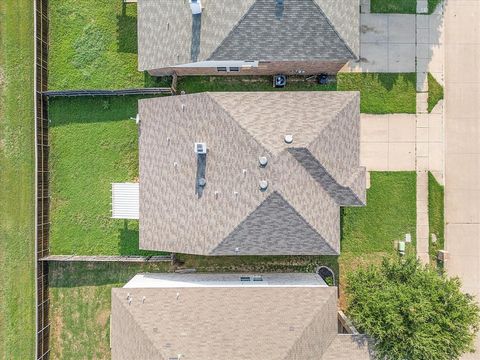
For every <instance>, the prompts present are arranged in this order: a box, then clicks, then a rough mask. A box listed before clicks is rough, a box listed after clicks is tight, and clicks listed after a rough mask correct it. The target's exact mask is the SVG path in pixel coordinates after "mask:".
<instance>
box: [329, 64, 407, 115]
mask: <svg viewBox="0 0 480 360" xmlns="http://www.w3.org/2000/svg"><path fill="white" fill-rule="evenodd" d="M337 90H340V91H345V90H357V91H360V111H361V112H362V113H367V114H392V113H408V114H415V111H416V96H417V93H416V75H415V73H404V74H402V73H399V74H390V73H388V74H387V73H339V74H338V75H337Z"/></svg>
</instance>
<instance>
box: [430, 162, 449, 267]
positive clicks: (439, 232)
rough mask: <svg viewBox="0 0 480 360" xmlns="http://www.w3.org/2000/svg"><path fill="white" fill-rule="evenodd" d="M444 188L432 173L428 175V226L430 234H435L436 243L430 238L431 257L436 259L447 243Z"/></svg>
mask: <svg viewBox="0 0 480 360" xmlns="http://www.w3.org/2000/svg"><path fill="white" fill-rule="evenodd" d="M444 211H445V210H444V188H443V186H442V185H440V184H439V183H438V182H437V180H436V179H435V177H434V176H433V175H432V173H431V172H429V173H428V226H429V229H430V234H435V235H436V237H437V241H436V242H432V238H431V237H430V240H429V245H430V249H429V250H430V251H429V253H430V256H431V258H432V260H434V259H436V256H437V251H438V250H442V249H443V247H444V243H445V235H444V230H445V229H444V227H445V223H444Z"/></svg>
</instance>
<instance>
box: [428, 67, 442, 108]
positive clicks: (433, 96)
mask: <svg viewBox="0 0 480 360" xmlns="http://www.w3.org/2000/svg"><path fill="white" fill-rule="evenodd" d="M442 99H443V87H442V85H440V84H439V83H438V81H437V80H435V78H434V77H433V75H432V74H430V73H428V112H432V110H433V108H434V107H435V105H437V103H438V102H439V101H440V100H442Z"/></svg>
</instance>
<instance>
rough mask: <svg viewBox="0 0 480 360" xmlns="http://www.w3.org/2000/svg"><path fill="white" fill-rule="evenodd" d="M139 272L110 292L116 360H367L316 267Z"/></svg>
mask: <svg viewBox="0 0 480 360" xmlns="http://www.w3.org/2000/svg"><path fill="white" fill-rule="evenodd" d="M246 275H248V274H212V273H208V274H165V273H153V274H152V273H151V274H148V273H147V274H138V275H136V276H135V277H134V278H133V279H132V280H131V281H129V283H128V284H127V285H126V286H125V287H124V288H122V289H113V290H112V315H111V327H110V334H111V346H112V359H113V360H127V359H128V360H130V359H142V360H150V359H151V360H153V359H155V360H169V359H175V358H176V357H178V356H179V355H181V356H180V359H195V360H204V359H205V360H207V359H208V360H216V359H218V360H220V359H221V360H224V359H229V360H253V359H255V360H257V359H268V360H280V359H282V360H283V359H285V360H287V359H289V360H290V359H302V360H303V359H305V360H320V359H322V360H333V359H345V360H347V359H348V360H367V359H370V344H369V343H368V341H367V340H366V338H365V337H364V336H362V335H339V334H338V333H337V332H338V324H337V321H338V319H337V288H335V287H327V286H325V285H324V283H323V281H322V280H321V279H320V277H319V276H318V275H317V274H313V273H308V274H307V273H292V274H282V273H264V274H261V275H262V277H263V281H256V282H255V281H249V282H248V281H247V282H245V281H240V277H241V276H246Z"/></svg>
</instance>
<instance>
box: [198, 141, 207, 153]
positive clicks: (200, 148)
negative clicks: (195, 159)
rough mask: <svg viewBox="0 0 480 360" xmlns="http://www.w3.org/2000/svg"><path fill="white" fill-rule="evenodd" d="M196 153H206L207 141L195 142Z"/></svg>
mask: <svg viewBox="0 0 480 360" xmlns="http://www.w3.org/2000/svg"><path fill="white" fill-rule="evenodd" d="M195 153H196V154H199V155H204V154H206V153H207V144H206V143H195Z"/></svg>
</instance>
